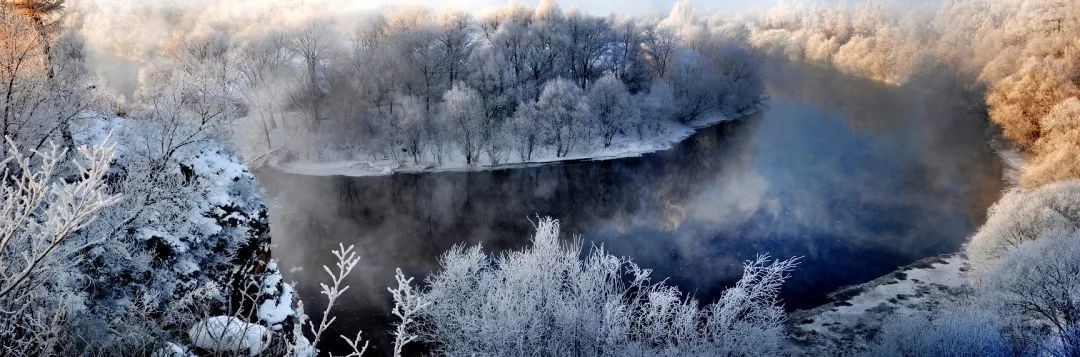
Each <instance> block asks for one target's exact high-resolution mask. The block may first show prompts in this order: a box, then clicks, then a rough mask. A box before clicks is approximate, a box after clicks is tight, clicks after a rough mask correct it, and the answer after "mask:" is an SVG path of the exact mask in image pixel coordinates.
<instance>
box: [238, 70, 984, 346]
mask: <svg viewBox="0 0 1080 357" xmlns="http://www.w3.org/2000/svg"><path fill="white" fill-rule="evenodd" d="M770 67H773V68H770V71H769V73H772V74H771V76H772V77H773V78H769V80H768V83H769V87H770V88H769V93H770V95H771V99H770V101H769V108H767V109H765V110H763V111H762V113H761V114H759V115H755V116H752V117H748V118H745V119H744V120H742V121H739V122H733V123H725V124H721V125H718V126H715V127H713V128H709V129H705V130H702V131H701V132H699V133H698V134H696V135H694V136H692V137H691V138H689V139H687V140H686V141H684V142H683V143H681V144H679V145H678V146H677V147H676V148H674V149H672V150H669V151H665V152H660V153H656V154H651V155H646V156H643V157H640V158H629V159H622V160H611V161H582V162H573V163H568V164H561V165H550V166H541V167H531V168H517V169H508V170H499V171H484V172H444V173H431V174H403V175H394V176H388V177H366V178H349V177H312V176H302V175H291V174H284V173H279V172H269V171H265V172H261V173H259V178H260V180H261V181H262V183H263V184H264V185H265V187H266V188H267V190H268V192H269V193H270V195H271V196H272V197H273V199H272V200H273V206H272V208H271V221H272V224H271V226H272V228H271V230H272V234H273V239H274V242H275V244H276V247H275V250H274V254H275V256H276V257H277V258H278V259H280V260H281V262H282V264H283V266H284V268H285V270H289V269H297V270H293V271H290V272H288V273H287V274H286V275H287V278H288V279H289V280H295V281H298V282H299V283H300V284H299V288H300V291H301V295H302V296H303V297H304V301H305V303H306V305H307V310H308V311H309V313H310V312H312V311H316V310H317V309H319V308H321V305H322V297H320V296H318V284H317V283H318V282H319V281H320V280H324V277H323V273H322V269H321V267H320V266H321V265H323V264H330V263H331V259H330V258H331V256H330V254H329V251H330V249H331V248H332V247H336V246H337V244H338V242H343V243H345V244H356V245H357V247H358V248H359V250H360V251H361V252H362V254H363V256H364V260H363V263H362V265H361V267H360V268H358V269H361V270H360V272H359V273H358V274H357V273H354V277H353V279H352V280H351V281H350V282H349V283H350V285H352V288H351V289H350V291H349V293H348V294H347V300H346V301H344V302H343V303H342V305H341V306H342V309H341V310H340V312H341V313H340V314H338V316H340V317H339V319H340V320H339V322H338V324H339V325H338V326H339V327H342V328H344V329H345V332H347V333H346V335H351V332H350V331H354V330H355V329H356V328H361V329H363V330H364V331H365V335H367V336H368V337H371V338H374V339H376V341H380V342H385V340H387V339H389V337H388V336H387V335H386V332H385V331H387V330H388V329H389V323H390V321H389V316H388V315H389V311H390V307H391V305H390V296H389V294H388V293H387V291H386V287H387V286H389V285H391V283H392V282H393V271H394V268H396V267H401V268H402V269H403V270H404V271H405V272H406V274H408V275H413V276H418V277H423V276H424V275H425V274H426V273H428V272H430V271H431V270H433V269H436V268H437V267H438V262H437V257H438V256H439V255H440V254H441V253H442V252H443V251H445V250H447V249H448V248H450V247H451V246H453V245H455V244H483V246H484V247H485V248H486V249H487V250H489V251H498V250H504V249H511V248H520V247H522V246H524V245H525V244H527V243H528V240H529V238H530V235H531V229H532V225H531V223H530V221H529V220H530V218H532V219H533V220H534V221H535V217H536V216H538V215H539V216H544V215H550V216H553V217H556V218H559V219H561V220H562V221H563V224H564V226H563V227H564V228H563V231H564V232H565V233H571V234H575V235H579V236H580V238H581V241H582V244H585V245H586V246H591V245H597V246H599V245H603V246H604V247H605V248H606V249H608V250H609V251H611V252H612V253H613V254H615V255H625V256H629V257H631V258H633V259H634V260H635V261H636V262H638V263H639V264H640V265H642V266H644V267H648V268H651V269H653V270H654V277H656V278H657V279H663V278H665V277H669V278H670V280H669V281H670V282H672V283H673V284H676V285H678V286H679V287H681V288H682V289H683V290H684V291H686V292H689V293H691V294H694V296H696V297H697V298H699V299H700V300H704V301H710V300H713V299H715V298H717V297H718V296H719V295H720V294H721V293H722V292H723V289H725V288H726V287H728V285H729V284H731V283H733V282H734V281H735V280H737V279H738V277H739V275H740V274H741V270H742V269H741V268H742V267H741V264H742V261H744V260H747V259H751V258H753V257H754V255H755V254H758V253H768V254H771V255H772V256H774V257H777V258H787V257H792V256H802V257H803V260H802V264H801V265H800V266H799V267H798V269H797V270H796V271H795V272H794V273H793V274H792V279H791V280H790V281H789V283H788V284H787V285H786V286H785V288H784V299H785V304H786V306H787V307H788V308H791V309H796V308H804V307H809V306H814V305H816V304H820V303H822V302H823V301H824V299H825V294H827V293H828V292H830V291H832V290H834V289H835V288H837V287H840V286H843V285H848V284H854V283H861V282H865V281H868V280H870V279H872V278H874V277H877V276H880V275H882V274H885V273H887V272H889V271H891V270H893V269H895V268H896V267H897V266H901V265H905V264H908V263H911V262H913V261H915V260H918V259H921V258H924V257H927V256H932V255H936V254H941V253H946V252H953V251H957V250H958V249H959V247H960V245H961V244H962V243H963V241H964V240H965V238H966V237H967V236H968V235H969V234H970V233H971V232H972V230H973V229H974V227H977V225H978V224H979V223H981V221H982V219H983V214H984V212H985V209H986V207H987V206H988V205H989V204H990V203H991V202H993V200H994V199H995V198H996V195H997V194H998V192H999V191H1000V188H1001V183H1000V182H1001V180H1000V178H1001V167H1000V165H999V163H998V161H997V160H996V157H995V156H994V154H993V153H992V151H991V150H990V148H989V145H988V144H987V138H988V128H987V125H986V120H985V117H984V116H983V114H980V111H978V110H973V109H976V108H978V106H977V104H976V103H977V100H973V98H974V99H977V95H978V91H973V90H971V89H969V88H962V87H958V86H956V85H954V84H953V83H955V82H956V81H954V80H949V79H947V78H946V79H942V78H940V77H934V76H928V80H927V81H921V82H920V81H917V82H915V83H913V84H912V85H911V86H909V87H885V86H882V85H880V84H876V83H872V82H867V81H862V80H857V79H850V78H846V77H844V76H842V75H839V74H837V73H836V72H831V71H826V70H822V69H816V68H809V67H797V68H796V67H792V66H791V65H787V64H775V65H773V66H770ZM930 79H932V80H930ZM568 238H569V237H568ZM335 335H336V334H335Z"/></svg>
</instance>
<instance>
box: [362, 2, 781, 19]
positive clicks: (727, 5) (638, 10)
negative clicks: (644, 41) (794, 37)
mask: <svg viewBox="0 0 1080 357" xmlns="http://www.w3.org/2000/svg"><path fill="white" fill-rule="evenodd" d="M675 1H676V0H561V1H558V3H559V5H560V6H562V8H563V9H572V8H577V9H580V10H583V11H585V12H587V13H591V14H596V15H607V14H611V13H618V14H628V15H651V14H665V15H666V14H667V13H668V11H670V10H671V7H672V6H674V5H675ZM506 2H507V0H460V1H446V0H410V1H404V2H403V1H396V0H372V1H368V2H367V3H368V4H370V5H371V6H372V7H383V6H396V5H401V4H403V3H404V4H408V3H414V4H424V5H428V6H432V7H444V6H454V7H460V8H463V9H467V10H481V9H485V8H492V7H497V6H501V5H504V4H506ZM519 2H520V3H522V4H528V5H536V3H537V2H539V0H524V1H519ZM690 2H691V3H693V4H694V8H696V9H699V10H704V11H736V10H744V9H753V8H765V7H770V6H773V5H775V4H776V3H777V2H778V0H691V1H690Z"/></svg>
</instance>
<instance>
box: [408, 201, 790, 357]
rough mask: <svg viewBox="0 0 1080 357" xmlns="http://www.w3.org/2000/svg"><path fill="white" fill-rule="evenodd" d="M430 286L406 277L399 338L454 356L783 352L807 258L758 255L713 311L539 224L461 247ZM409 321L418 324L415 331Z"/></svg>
mask: <svg viewBox="0 0 1080 357" xmlns="http://www.w3.org/2000/svg"><path fill="white" fill-rule="evenodd" d="M441 264H442V268H441V269H440V270H439V271H437V272H435V273H434V274H432V275H431V276H429V278H428V280H427V281H426V283H425V287H423V288H413V287H411V286H409V282H408V281H404V283H402V279H401V278H400V277H399V287H398V291H402V289H403V286H404V287H405V289H406V290H404V291H407V292H409V294H408V295H406V294H400V293H395V295H394V297H395V302H396V303H397V306H398V307H397V308H396V310H395V311H402V312H408V314H405V313H402V314H399V315H398V316H399V317H401V318H402V319H403V321H402V322H401V323H400V325H399V326H400V327H402V328H404V329H403V330H400V331H399V333H398V337H399V339H401V338H403V336H404V338H406V339H407V340H412V339H415V340H419V341H424V342H427V343H429V344H430V347H431V348H432V349H433V350H434V351H435V352H436V353H439V354H446V355H455V356H456V355H505V354H515V355H517V354H539V355H574V356H628V355H629V356H648V355H673V356H684V355H685V356H697V355H775V354H778V353H781V352H783V348H784V344H785V342H784V341H785V337H784V331H783V329H784V328H783V320H784V316H785V315H784V309H783V308H782V307H781V306H779V298H778V295H779V291H780V285H781V284H782V283H783V281H784V280H785V279H786V277H787V273H788V272H789V271H790V270H791V269H792V268H793V267H794V266H795V264H796V260H780V261H772V262H770V261H769V259H768V258H767V257H763V256H762V257H758V258H757V259H755V260H753V261H748V262H746V264H745V265H744V269H745V270H744V272H743V277H742V279H740V280H739V281H738V282H737V283H736V284H735V286H733V287H731V288H730V289H728V290H727V291H726V292H725V293H724V295H723V297H722V298H720V300H718V301H716V302H715V303H713V304H710V305H707V306H704V307H701V306H700V305H699V303H698V301H696V300H695V299H693V298H689V297H686V296H684V295H683V294H682V293H680V292H679V291H678V289H676V288H674V287H671V286H667V285H665V284H664V283H652V282H651V277H650V271H649V270H647V269H642V268H640V267H638V266H637V265H636V264H634V263H632V262H630V261H629V260H628V259H626V258H619V257H615V256H612V255H610V254H608V253H607V252H606V251H604V250H603V248H597V249H595V250H593V251H592V252H590V253H589V254H585V255H583V254H582V251H581V248H580V246H579V245H577V244H567V243H566V242H563V241H561V240H560V239H559V224H558V222H557V221H555V220H552V219H550V218H543V219H541V220H540V221H539V222H538V225H537V232H536V235H535V237H534V238H533V241H532V246H531V247H528V248H526V249H523V250H521V251H513V252H506V253H503V254H500V255H498V256H495V257H491V256H488V255H486V254H485V253H484V252H483V251H482V250H481V249H480V247H471V248H466V247H460V246H459V247H455V248H453V249H452V250H450V251H448V252H447V253H446V254H444V255H443V257H442V258H441ZM409 326H413V328H412V329H410V328H409Z"/></svg>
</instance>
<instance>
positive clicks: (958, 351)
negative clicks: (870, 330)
mask: <svg viewBox="0 0 1080 357" xmlns="http://www.w3.org/2000/svg"><path fill="white" fill-rule="evenodd" d="M998 321H999V319H998V317H997V316H996V315H994V314H993V313H990V312H986V311H980V310H977V309H960V308H953V309H950V310H947V311H945V312H943V313H941V314H939V315H935V316H928V315H926V314H925V313H918V312H917V313H915V314H914V315H911V316H896V317H893V318H891V319H890V320H888V321H886V322H885V323H883V324H882V326H881V331H880V332H879V335H878V337H877V339H876V340H875V341H874V342H873V345H872V346H871V347H870V348H869V349H867V350H866V351H862V352H861V355H864V356H868V357H869V356H875V357H892V356H896V357H900V356H957V357H959V356H971V357H981V356H987V357H990V356H1001V357H1005V356H1012V355H1014V353H1013V350H1012V347H1011V345H1010V344H1009V343H1008V341H1007V340H1006V339H1005V337H1003V336H1002V334H1001V330H1000V328H1001V326H1000V324H999V323H998Z"/></svg>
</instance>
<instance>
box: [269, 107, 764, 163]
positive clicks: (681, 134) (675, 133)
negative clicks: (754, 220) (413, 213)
mask: <svg viewBox="0 0 1080 357" xmlns="http://www.w3.org/2000/svg"><path fill="white" fill-rule="evenodd" d="M755 112H756V111H747V112H743V113H740V114H738V115H732V116H723V115H714V116H708V117H704V118H702V119H699V120H696V121H694V122H691V123H690V124H689V125H683V124H679V123H674V122H667V123H665V126H664V127H663V130H662V132H663V134H661V135H659V136H655V137H651V138H646V139H645V140H643V141H639V140H637V139H636V138H634V137H627V136H621V137H619V138H617V139H616V140H614V141H613V142H612V144H611V147H608V148H595V149H592V150H589V151H588V152H578V151H575V152H571V153H570V154H569V155H567V156H565V157H556V156H555V155H554V153H551V152H542V153H538V155H535V156H534V157H533V159H532V160H529V161H527V162H521V161H520V160H518V158H517V155H516V153H515V154H514V155H512V156H511V157H510V159H509V162H506V163H500V164H497V165H493V164H490V163H481V164H473V165H469V164H466V163H465V161H464V159H463V158H462V157H461V155H452V156H453V158H452V159H448V160H446V161H444V162H443V164H441V165H436V164H420V165H413V164H412V161H406V162H397V161H394V160H392V159H379V160H375V159H366V160H340V161H310V160H292V161H284V162H270V163H268V164H267V165H268V166H270V167H273V168H275V169H278V170H281V171H284V172H288V173H294V174H301V175H312V176H353V177H364V176H385V175H392V174H395V173H419V172H448V171H485V170H498V169H508V168H520V167H532V166H540V165H548V164H553V163H560V162H567V161H579V160H612V159H621V158H628V157H638V156H641V155H644V154H648V153H652V152H657V151H664V150H668V149H671V148H672V147H674V146H675V145H676V144H678V143H680V142H682V141H683V140H685V139H686V138H688V137H690V136H691V135H693V134H694V133H696V132H697V131H698V130H699V129H702V128H706V127H710V126H713V125H716V124H718V123H721V122H725V121H729V120H736V119H740V118H744V117H746V116H748V115H751V114H753V113H755Z"/></svg>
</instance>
